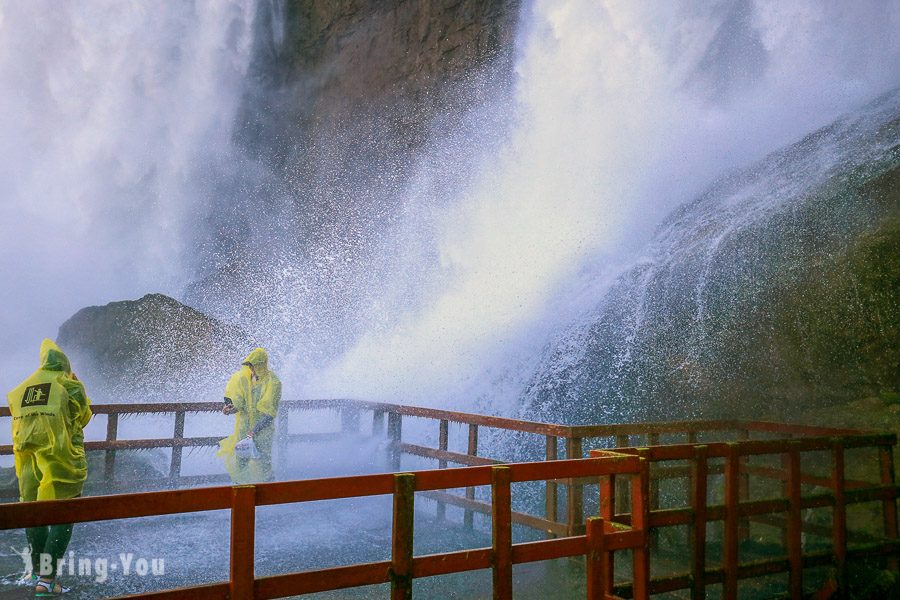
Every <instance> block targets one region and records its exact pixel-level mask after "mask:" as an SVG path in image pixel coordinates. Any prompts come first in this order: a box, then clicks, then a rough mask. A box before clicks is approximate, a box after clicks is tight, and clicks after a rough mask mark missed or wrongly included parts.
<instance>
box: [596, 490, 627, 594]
mask: <svg viewBox="0 0 900 600" xmlns="http://www.w3.org/2000/svg"><path fill="white" fill-rule="evenodd" d="M616 477H617V476H616V475H607V476H605V477H601V478H600V490H599V491H600V516H601V517H602V518H603V520H604V521H605V522H607V523H612V522H613V520H614V519H615V516H616V488H617V487H625V486H618V485H616V483H617V480H616ZM615 565H616V561H615V553H614V552H607V553H606V577H607V578H608V579H609V581H610V582H612V581H615V578H616V577H615ZM606 592H607V593H610V594H611V593H612V588H608V589H607V590H606Z"/></svg>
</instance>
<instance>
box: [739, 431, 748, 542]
mask: <svg viewBox="0 0 900 600" xmlns="http://www.w3.org/2000/svg"><path fill="white" fill-rule="evenodd" d="M737 436H738V441H740V442H745V441H747V440H749V439H750V431H749V430H747V429H738V432H737ZM748 460H749V459H748V457H746V456H741V457H740V459H739V461H738V464H739V465H740V467H739V468H740V471H741V485H740V494H739V496H740V500H741V502H747V501H749V500H750V473H748V472H747V466H748ZM749 539H750V519H748V518H742V519H740V520H739V521H738V540H740V541H742V542H744V541H747V540H749Z"/></svg>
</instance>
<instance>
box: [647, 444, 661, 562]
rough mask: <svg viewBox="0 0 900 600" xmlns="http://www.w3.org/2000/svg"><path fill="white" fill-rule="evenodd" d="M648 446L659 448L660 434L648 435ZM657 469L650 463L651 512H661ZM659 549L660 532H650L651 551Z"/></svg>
mask: <svg viewBox="0 0 900 600" xmlns="http://www.w3.org/2000/svg"><path fill="white" fill-rule="evenodd" d="M647 446H649V447H650V448H653V447H654V446H659V434H658V433H649V434H647ZM656 467H657V465H655V464H654V463H653V462H651V463H650V510H651V512H652V511H654V510H659V499H660V492H659V485H660V482H659V477H657V476H656ZM658 548H659V530H654V531H651V532H650V549H651V551H654V552H655V551H656V550H657V549H658Z"/></svg>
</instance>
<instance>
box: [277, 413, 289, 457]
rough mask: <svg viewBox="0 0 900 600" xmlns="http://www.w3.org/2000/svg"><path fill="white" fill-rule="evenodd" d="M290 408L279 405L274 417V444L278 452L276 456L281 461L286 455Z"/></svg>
mask: <svg viewBox="0 0 900 600" xmlns="http://www.w3.org/2000/svg"><path fill="white" fill-rule="evenodd" d="M289 415H290V409H288V408H286V407H285V406H283V405H282V406H281V407H280V409H279V410H278V416H277V417H275V444H276V448H277V452H278V458H279V460H281V461H282V462H283V461H284V459H285V458H286V457H287V452H288V439H289V438H288V435H289V431H288V419H289V418H290V416H289Z"/></svg>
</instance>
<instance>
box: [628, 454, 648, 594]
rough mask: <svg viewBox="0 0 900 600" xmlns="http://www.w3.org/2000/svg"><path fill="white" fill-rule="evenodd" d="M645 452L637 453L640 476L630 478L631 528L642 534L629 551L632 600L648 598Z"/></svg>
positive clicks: (646, 464) (646, 470) (646, 465)
mask: <svg viewBox="0 0 900 600" xmlns="http://www.w3.org/2000/svg"><path fill="white" fill-rule="evenodd" d="M647 454H648V452H647V450H646V449H642V450H639V451H638V456H640V474H639V475H632V476H631V527H632V529H635V530H638V531H641V532H642V534H643V535H642V537H643V543H642V544H641V545H640V546H639V547H636V548H633V549H632V551H631V557H632V574H633V575H632V576H633V577H634V583H633V587H632V597H633V598H634V600H649V598H650V549H649V548H648V547H647V542H648V540H649V535H648V534H649V529H650V461H649V460H648V459H647V458H646V457H647Z"/></svg>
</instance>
